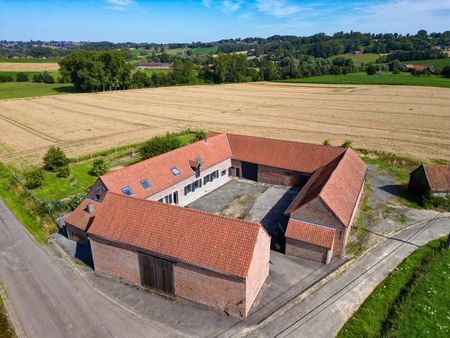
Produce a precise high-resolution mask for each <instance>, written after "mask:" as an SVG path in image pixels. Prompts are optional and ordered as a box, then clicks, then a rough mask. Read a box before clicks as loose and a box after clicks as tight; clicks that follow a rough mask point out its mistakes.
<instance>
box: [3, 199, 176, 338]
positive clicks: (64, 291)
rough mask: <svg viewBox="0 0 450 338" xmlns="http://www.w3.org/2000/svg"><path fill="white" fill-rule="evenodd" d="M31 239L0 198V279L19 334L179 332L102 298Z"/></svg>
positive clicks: (144, 334) (156, 334) (148, 334)
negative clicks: (15, 319)
mask: <svg viewBox="0 0 450 338" xmlns="http://www.w3.org/2000/svg"><path fill="white" fill-rule="evenodd" d="M71 266H72V265H70V264H67V263H66V262H64V261H63V258H62V257H59V258H58V257H57V256H55V255H54V254H53V253H51V252H49V247H48V246H41V245H39V244H37V243H36V242H35V241H34V240H33V239H31V238H30V236H29V235H28V233H27V232H26V231H25V230H24V228H23V226H22V224H20V223H19V222H18V221H17V219H16V218H15V217H14V216H13V215H12V214H11V212H10V211H9V209H8V208H7V207H6V205H5V204H4V203H3V201H2V200H0V281H2V283H3V286H4V288H5V290H6V293H7V295H8V305H9V308H12V309H13V311H14V313H13V316H12V317H13V318H17V319H18V321H15V323H14V324H15V326H16V329H17V332H18V334H19V336H27V337H46V338H48V337H58V338H60V337H163V336H164V337H167V336H169V337H171V336H172V337H173V336H181V335H182V334H181V333H180V332H177V331H175V330H174V329H172V328H170V329H169V328H167V327H165V326H163V325H162V324H160V323H159V322H156V321H151V320H148V319H143V318H140V317H138V316H136V315H135V314H133V313H131V312H130V311H129V310H126V309H125V308H123V307H121V306H120V305H118V303H116V302H115V301H113V300H112V299H109V298H108V297H105V296H103V295H102V294H101V293H99V292H98V291H97V290H96V289H94V288H92V287H91V285H89V284H88V283H87V282H86V279H85V278H83V277H82V276H81V275H80V272H79V270H78V269H74V268H71Z"/></svg>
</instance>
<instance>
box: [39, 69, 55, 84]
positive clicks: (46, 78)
mask: <svg viewBox="0 0 450 338" xmlns="http://www.w3.org/2000/svg"><path fill="white" fill-rule="evenodd" d="M42 82H44V83H55V78H54V77H53V76H51V75H50V73H49V72H43V73H42Z"/></svg>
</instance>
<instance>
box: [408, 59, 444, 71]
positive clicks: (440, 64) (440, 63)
mask: <svg viewBox="0 0 450 338" xmlns="http://www.w3.org/2000/svg"><path fill="white" fill-rule="evenodd" d="M404 64H413V65H427V66H434V70H435V71H437V72H440V71H441V70H442V69H443V68H444V67H445V66H450V58H447V59H431V60H414V61H405V62H402V65H404Z"/></svg>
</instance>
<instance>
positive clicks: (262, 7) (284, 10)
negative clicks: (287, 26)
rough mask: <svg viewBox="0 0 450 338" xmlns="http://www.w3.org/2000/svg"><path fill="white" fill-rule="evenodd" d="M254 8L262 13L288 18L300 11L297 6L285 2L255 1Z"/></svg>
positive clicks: (284, 0)
mask: <svg viewBox="0 0 450 338" xmlns="http://www.w3.org/2000/svg"><path fill="white" fill-rule="evenodd" d="M256 8H258V10H259V11H260V12H262V13H265V14H268V15H272V16H276V17H286V16H290V15H293V14H296V13H298V12H300V10H301V8H300V7H299V6H296V5H291V4H289V3H288V2H287V1H286V0H257V1H256Z"/></svg>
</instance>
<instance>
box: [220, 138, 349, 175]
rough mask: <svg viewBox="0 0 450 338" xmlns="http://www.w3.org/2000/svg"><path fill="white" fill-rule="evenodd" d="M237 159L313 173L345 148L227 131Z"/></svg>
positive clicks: (234, 157) (234, 156)
mask: <svg viewBox="0 0 450 338" xmlns="http://www.w3.org/2000/svg"><path fill="white" fill-rule="evenodd" d="M227 136H228V140H229V142H230V147H231V151H232V153H233V159H235V160H240V161H246V162H251V163H257V164H262V165H267V166H271V167H276V168H282V169H288V170H294V171H299V172H303V173H312V172H314V171H315V170H317V169H319V168H320V167H322V166H323V165H324V164H326V163H328V162H330V161H332V160H333V159H334V158H336V157H337V156H338V155H339V154H342V152H343V151H344V150H343V149H342V148H338V147H325V146H320V145H315V144H309V143H301V142H293V141H285V140H275V139H270V138H263V137H255V136H246V135H235V134H227Z"/></svg>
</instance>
